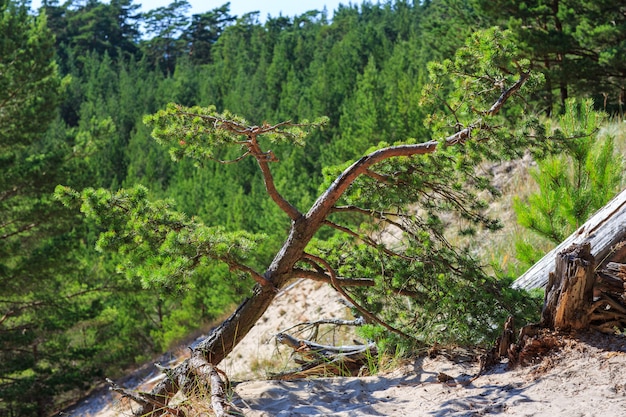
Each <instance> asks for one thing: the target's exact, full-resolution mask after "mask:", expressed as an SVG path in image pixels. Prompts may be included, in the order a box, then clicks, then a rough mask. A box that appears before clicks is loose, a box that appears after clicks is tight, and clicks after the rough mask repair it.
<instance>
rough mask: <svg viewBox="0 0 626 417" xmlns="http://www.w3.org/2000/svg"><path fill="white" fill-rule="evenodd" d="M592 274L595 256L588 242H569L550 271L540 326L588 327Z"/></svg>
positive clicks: (561, 327)
mask: <svg viewBox="0 0 626 417" xmlns="http://www.w3.org/2000/svg"><path fill="white" fill-rule="evenodd" d="M595 277H596V275H595V259H594V257H593V255H591V247H590V245H589V243H585V244H582V245H572V246H571V247H569V248H568V249H567V250H565V251H563V252H560V253H559V254H558V255H557V260H556V270H555V272H554V273H550V278H549V281H548V285H547V287H546V295H545V302H544V307H543V311H542V312H541V325H542V327H546V328H549V329H555V330H557V329H558V330H584V329H586V328H587V327H589V319H590V314H589V313H590V307H591V303H592V301H593V285H594V283H595Z"/></svg>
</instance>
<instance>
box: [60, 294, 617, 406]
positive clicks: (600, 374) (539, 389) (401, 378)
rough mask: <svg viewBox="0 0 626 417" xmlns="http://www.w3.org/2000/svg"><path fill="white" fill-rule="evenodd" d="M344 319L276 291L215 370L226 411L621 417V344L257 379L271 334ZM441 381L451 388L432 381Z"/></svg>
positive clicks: (457, 354)
mask: <svg viewBox="0 0 626 417" xmlns="http://www.w3.org/2000/svg"><path fill="white" fill-rule="evenodd" d="M348 317H350V312H349V309H348V308H347V307H346V305H345V304H344V303H342V302H341V300H340V298H339V296H338V295H336V294H335V293H334V292H333V290H332V289H331V288H330V287H328V286H327V285H320V284H318V283H312V282H301V283H298V284H296V285H295V286H293V287H291V288H289V289H287V290H286V291H284V292H283V293H282V294H281V295H279V297H278V298H277V299H276V301H275V303H274V304H273V305H272V306H271V307H270V308H269V309H268V311H267V312H266V313H265V315H264V317H263V318H262V319H261V320H260V321H259V323H257V325H256V326H255V327H254V328H253V330H252V331H251V332H250V333H249V334H248V336H247V337H246V339H245V340H244V341H243V342H242V343H241V344H240V345H239V346H237V348H236V349H235V350H234V351H233V352H232V353H231V355H229V357H228V358H227V359H226V360H225V361H223V362H222V363H221V364H220V368H221V369H223V370H224V371H226V372H227V373H228V374H229V376H230V377H231V379H232V380H233V381H239V382H235V383H234V384H233V385H234V391H233V393H232V394H231V398H232V400H233V403H234V404H235V405H236V406H237V407H238V408H239V409H240V410H241V411H242V412H243V414H244V415H245V416H250V417H261V416H263V417H265V416H268V417H269V416H280V417H288V416H336V417H347V416H354V417H359V416H441V417H443V416H452V417H457V416H482V415H502V416H564V417H565V416H566V417H590V416H599V417H600V416H602V417H614V416H615V417H617V416H624V415H626V337H624V336H612V337H608V336H605V335H602V334H587V335H584V336H572V337H563V341H564V346H563V347H562V348H560V349H557V350H555V351H552V352H550V353H549V354H548V355H547V356H545V357H543V358H542V359H541V360H540V361H539V362H538V363H536V364H534V365H530V366H526V367H523V368H516V369H512V370H510V369H508V366H507V364H506V363H502V364H500V365H498V366H496V367H494V368H493V369H491V370H489V371H488V372H485V373H484V374H483V375H481V376H479V377H478V378H476V379H472V378H473V376H475V375H476V373H477V372H478V370H479V366H478V363H477V361H476V360H475V359H476V357H477V355H478V352H474V351H470V350H467V349H461V348H457V349H453V350H449V351H444V352H443V353H442V354H440V355H438V356H435V357H433V358H429V357H422V358H416V359H412V360H410V361H407V362H405V363H403V364H401V365H400V366H399V367H397V368H396V369H394V370H393V371H391V372H388V373H383V374H381V375H377V376H370V377H359V378H356V377H350V378H315V379H308V380H299V381H269V380H266V379H265V376H267V375H268V374H269V373H270V372H278V371H281V370H284V369H285V368H286V367H288V366H289V351H288V350H287V349H285V348H283V347H277V345H276V343H275V342H274V339H273V336H274V335H275V334H276V333H277V332H278V331H280V330H284V329H286V328H288V327H291V326H293V325H294V324H296V323H299V322H302V321H309V320H317V319H320V318H348ZM443 374H445V375H449V376H450V377H453V378H454V380H453V381H449V382H443V383H442V382H439V379H440V378H438V376H440V375H443ZM152 383H154V380H153V381H151V382H150V383H149V384H144V385H143V386H140V387H139V389H148V388H149V386H150V385H151V384H152ZM124 404H125V403H124V402H120V401H119V400H118V399H114V400H113V401H112V402H111V403H109V404H108V405H107V406H105V407H104V408H102V409H101V410H100V411H98V412H94V413H92V414H85V413H83V414H69V415H75V416H81V417H82V416H87V415H92V416H97V417H113V416H128V415H130V410H129V408H128V407H127V406H125V405H124ZM197 415H198V416H208V415H209V414H205V413H202V414H200V413H197Z"/></svg>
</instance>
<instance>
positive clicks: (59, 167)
mask: <svg viewBox="0 0 626 417" xmlns="http://www.w3.org/2000/svg"><path fill="white" fill-rule="evenodd" d="M28 12H29V11H28V9H27V8H26V7H25V6H24V5H21V4H18V3H16V2H13V1H7V0H2V1H0V39H2V40H1V41H0V73H2V77H1V79H0V161H1V163H0V219H2V220H1V221H0V414H3V415H16V416H31V415H32V416H34V415H38V416H45V415H49V412H50V410H51V409H54V407H55V406H56V403H55V401H54V398H55V396H56V395H57V394H58V393H61V392H64V391H66V390H70V389H73V388H75V387H78V386H81V385H82V384H84V383H85V381H87V380H90V379H91V378H92V377H93V375H94V372H95V369H94V367H93V366H92V364H93V362H92V359H93V357H94V354H95V353H97V352H95V350H94V348H93V347H92V346H88V345H85V344H82V343H80V340H79V338H77V336H78V335H77V334H76V333H75V332H73V331H72V328H73V327H74V326H75V325H76V324H77V323H80V322H83V321H85V320H89V319H90V318H91V317H93V315H94V312H96V311H97V310H98V306H97V305H98V300H97V298H96V297H94V292H95V291H96V288H97V286H98V284H97V283H90V282H89V280H88V279H87V277H88V273H87V271H86V270H85V269H83V268H82V267H81V266H80V262H79V261H80V255H79V254H80V239H79V236H80V233H81V230H82V227H81V224H82V222H81V221H80V219H77V218H76V216H75V215H73V214H72V213H70V212H67V211H65V210H62V209H60V207H59V205H58V203H55V202H54V201H53V199H52V195H51V192H52V191H53V189H54V187H55V185H56V184H58V183H59V182H69V183H74V184H76V185H79V184H83V183H81V182H80V181H79V180H77V179H75V178H73V175H74V172H75V171H78V172H80V171H81V170H82V169H84V168H85V166H84V164H83V163H82V158H81V157H80V156H81V154H82V153H83V152H85V151H87V148H88V146H89V143H88V142H89V141H88V140H87V139H88V138H87V137H86V136H85V135H83V136H82V138H69V137H67V136H66V135H65V129H64V126H63V124H62V123H61V122H60V121H59V120H56V121H55V117H56V114H57V112H56V111H55V107H56V106H57V104H58V102H59V92H60V84H61V80H60V77H59V75H58V72H57V67H56V64H55V62H54V60H53V54H54V37H53V36H52V34H51V33H50V31H49V30H48V29H47V28H46V18H45V16H44V15H40V16H39V17H38V18H35V17H33V16H31V15H29V13H28ZM83 139H84V140H83Z"/></svg>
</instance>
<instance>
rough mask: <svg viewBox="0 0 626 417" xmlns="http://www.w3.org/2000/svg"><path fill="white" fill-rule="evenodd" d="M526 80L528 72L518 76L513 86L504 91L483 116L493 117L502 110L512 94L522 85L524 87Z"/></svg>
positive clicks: (528, 76)
mask: <svg viewBox="0 0 626 417" xmlns="http://www.w3.org/2000/svg"><path fill="white" fill-rule="evenodd" d="M528 78H530V72H522V73H521V74H520V78H519V79H518V80H517V81H516V82H515V84H513V85H512V86H511V87H509V88H508V89H506V90H504V91H503V92H502V94H501V95H500V97H498V100H496V102H495V103H493V105H492V106H491V107H490V108H489V110H487V111H486V112H485V114H486V115H487V116H493V115H495V114H497V113H498V112H499V111H500V109H501V108H502V106H504V103H506V101H507V100H508V99H509V98H510V97H511V96H512V95H513V94H515V93H516V92H517V91H518V90H519V89H520V88H522V85H524V83H525V82H526V81H528Z"/></svg>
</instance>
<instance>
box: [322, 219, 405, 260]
mask: <svg viewBox="0 0 626 417" xmlns="http://www.w3.org/2000/svg"><path fill="white" fill-rule="evenodd" d="M324 224H325V225H328V226H330V227H332V228H333V229H337V230H339V231H341V232H344V233H346V234H349V235H350V236H352V237H355V238H357V239H360V240H362V241H363V243H365V244H366V245H368V246H371V247H372V248H375V249H378V250H381V251H383V252H384V253H385V254H386V255H389V256H395V257H397V258H401V259H406V260H407V261H410V260H411V259H413V258H411V257H409V256H406V255H404V254H402V253H398V252H394V251H392V250H391V249H388V248H386V247H385V246H384V245H382V244H378V243H377V242H375V241H374V240H372V238H370V237H369V236H364V235H360V234H358V233H356V232H355V231H353V230H351V229H348V228H347V227H344V226H341V225H339V224H337V223H334V222H331V221H330V220H325V221H324Z"/></svg>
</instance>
